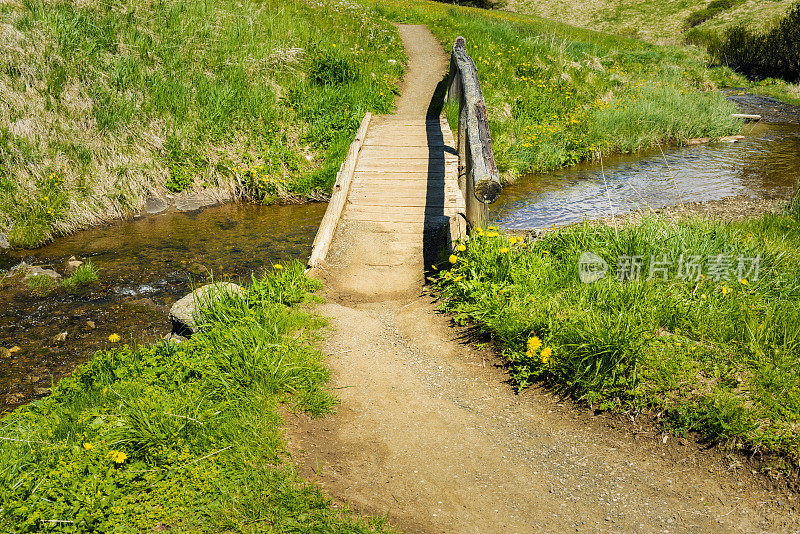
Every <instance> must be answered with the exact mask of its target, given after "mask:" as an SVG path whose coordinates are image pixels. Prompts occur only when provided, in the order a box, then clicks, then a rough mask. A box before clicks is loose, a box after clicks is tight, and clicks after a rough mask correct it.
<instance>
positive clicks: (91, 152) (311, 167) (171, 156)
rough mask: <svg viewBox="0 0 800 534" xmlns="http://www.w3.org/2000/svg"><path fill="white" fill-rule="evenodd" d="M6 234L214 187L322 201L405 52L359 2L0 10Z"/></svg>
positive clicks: (165, 1) (122, 211)
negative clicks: (352, 139)
mask: <svg viewBox="0 0 800 534" xmlns="http://www.w3.org/2000/svg"><path fill="white" fill-rule="evenodd" d="M0 55H1V56H2V58H3V59H2V60H0V62H1V63H2V69H0V233H6V234H7V235H8V238H9V240H10V241H11V243H12V244H13V245H16V246H35V245H37V244H39V243H42V242H43V241H45V240H47V239H49V238H50V237H52V236H53V235H60V234H64V233H67V232H70V231H73V230H75V229H77V228H81V227H85V226H87V225H91V224H96V223H98V222H102V221H107V220H110V219H115V218H119V217H123V216H125V215H127V214H130V213H131V212H134V211H137V210H139V209H141V208H142V206H143V204H144V201H145V199H146V198H147V197H148V196H149V195H157V196H163V195H165V194H168V193H169V192H172V193H175V192H180V191H184V190H187V189H192V188H194V189H208V190H209V191H208V194H211V195H214V196H218V197H231V196H234V197H235V196H244V197H247V198H252V199H255V200H259V201H263V202H272V201H276V200H284V201H285V200H292V199H297V198H305V197H312V198H319V197H322V196H324V195H326V194H327V193H328V192H329V190H330V187H331V185H332V182H333V180H334V179H335V175H336V171H337V170H338V167H339V164H340V163H341V160H342V159H343V157H344V154H345V152H346V150H347V146H348V144H349V142H350V141H351V138H352V135H353V133H354V132H355V131H356V129H357V127H358V124H359V121H360V120H361V118H362V116H363V114H364V113H365V112H366V111H369V110H371V111H375V112H380V113H385V112H388V111H390V109H391V107H392V105H393V97H394V92H395V91H396V87H397V80H398V78H399V76H400V75H401V72H402V63H403V59H404V58H403V50H402V46H401V44H400V41H399V38H398V36H397V34H396V31H395V30H394V29H393V28H392V27H391V26H390V25H389V24H388V23H386V22H383V21H380V20H378V19H377V18H376V17H374V16H372V15H371V13H370V12H369V11H367V10H364V9H363V8H361V7H359V6H358V5H357V4H353V3H350V2H345V1H341V2H338V1H334V2H324V3H323V2H314V1H311V0H309V1H306V0H296V1H291V2H279V1H277V0H266V1H256V0H244V1H242V2H238V1H237V2H234V1H232V0H213V1H210V0H208V1H200V2H194V1H189V0H150V1H146V2H133V1H123V2H112V3H109V2H99V1H94V0H89V1H77V0H59V1H56V2H50V1H43V0H31V1H25V2H20V3H16V2H12V3H3V4H2V6H0Z"/></svg>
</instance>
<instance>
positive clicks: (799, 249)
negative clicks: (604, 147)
mask: <svg viewBox="0 0 800 534" xmlns="http://www.w3.org/2000/svg"><path fill="white" fill-rule="evenodd" d="M584 251H588V252H592V253H594V254H595V255H597V256H599V258H602V260H604V261H605V262H607V267H608V271H607V272H606V276H605V277H604V278H602V279H600V280H599V281H596V282H594V283H582V282H581V281H580V279H579V258H580V257H581V255H582V253H583V252H584ZM681 255H683V263H682V264H681ZM695 256H697V257H695ZM634 257H638V261H639V262H640V263H641V272H640V273H639V274H640V276H638V277H637V276H635V274H636V273H635V270H634V269H632V268H631V267H632V265H634V264H635V262H636V261H637V260H636V258H634ZM755 258H759V260H758V262H757V263H758V266H759V268H758V272H755V270H753V269H752V268H754V266H755V263H756V262H754V261H753V259H755ZM450 260H451V262H452V268H451V269H449V270H447V271H445V272H443V273H441V274H440V275H438V277H437V279H438V281H437V282H436V285H437V287H438V289H439V291H440V295H441V298H442V301H443V306H444V308H445V309H446V310H448V311H450V312H452V313H453V314H454V315H455V317H456V318H457V319H458V320H460V321H469V322H473V323H475V324H477V325H478V327H479V328H480V329H481V330H482V331H483V332H485V333H486V334H487V335H489V336H491V337H492V339H493V340H494V341H495V342H496V343H497V346H498V347H499V348H500V349H501V350H502V351H503V354H504V355H505V357H506V358H507V360H508V362H509V365H510V368H511V372H512V376H513V377H514V379H515V380H516V382H517V383H518V384H519V386H520V387H525V386H527V385H529V384H532V383H542V384H545V385H548V386H550V387H552V388H554V389H555V390H558V391H560V392H562V393H564V394H567V395H569V396H572V397H573V398H575V399H579V400H581V401H584V402H587V403H588V404H590V405H591V406H593V407H595V408H599V409H613V410H620V411H628V412H632V413H637V412H641V411H648V412H652V413H654V414H662V415H663V417H664V419H663V421H664V424H665V425H666V426H667V428H671V429H673V430H675V431H696V432H699V433H701V434H702V435H703V436H704V437H706V438H707V439H709V440H710V441H713V442H719V443H723V444H727V445H729V446H731V447H734V448H739V447H741V448H745V449H747V450H749V451H752V452H756V453H762V454H765V455H770V454H775V455H777V456H778V457H779V458H780V459H781V461H783V462H784V467H786V468H797V467H798V466H800V431H798V428H797V424H798V422H799V421H800V368H798V365H797V354H798V353H800V298H799V297H800V203H798V202H797V201H796V200H795V202H794V204H793V207H792V209H791V210H790V211H789V212H788V213H786V214H770V215H766V216H763V217H761V218H758V219H755V220H750V221H744V222H731V223H720V222H711V221H707V220H701V219H689V220H685V221H681V222H666V221H664V220H663V219H659V218H653V219H649V220H645V221H644V222H642V223H640V224H636V225H633V226H626V227H621V228H618V229H615V228H613V227H610V226H605V225H603V224H599V223H596V224H592V223H584V224H580V225H575V226H570V227H566V228H562V229H558V230H554V231H553V232H551V233H549V234H547V235H546V236H545V237H543V238H542V239H541V240H539V241H536V242H532V243H521V242H517V240H516V239H514V238H508V237H505V236H503V235H498V233H497V231H495V230H491V229H490V230H489V231H486V232H485V233H484V232H477V233H476V234H474V235H473V237H472V238H471V239H470V240H469V241H468V242H467V243H465V244H463V245H462V246H461V247H459V248H458V249H457V251H456V252H455V253H454V255H453V256H452V257H451V258H450ZM740 260H741V264H740ZM651 262H653V263H651ZM594 264H595V265H598V266H602V263H600V262H594ZM692 264H694V265H699V268H698V267H691V265H692ZM598 269H599V270H601V271H602V269H600V267H598ZM698 269H699V270H698ZM681 271H683V272H682V273H681ZM585 272H591V271H590V270H587V271H585ZM625 274H628V275H630V276H628V277H627V279H622V278H625V277H624V276H621V275H625ZM681 274H683V276H681Z"/></svg>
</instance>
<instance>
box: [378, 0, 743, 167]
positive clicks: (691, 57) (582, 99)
mask: <svg viewBox="0 0 800 534" xmlns="http://www.w3.org/2000/svg"><path fill="white" fill-rule="evenodd" d="M375 5H376V8H375V9H376V11H377V12H378V13H379V14H381V15H383V16H386V17H388V18H390V19H392V20H400V21H410V22H421V23H424V24H426V25H427V26H428V27H429V28H430V29H431V30H432V31H433V33H434V34H435V35H436V36H437V37H438V38H439V39H440V40H441V42H442V43H443V45H444V46H445V48H446V49H448V50H449V49H451V48H452V44H453V42H454V40H455V38H456V37H457V36H459V35H463V36H464V37H465V38H466V40H467V51H468V53H469V54H470V55H471V56H472V58H473V59H474V60H475V62H476V65H477V68H478V75H479V78H480V80H481V85H482V88H483V94H484V97H485V99H486V103H487V107H488V110H489V120H490V123H489V126H490V129H491V132H492V140H493V147H494V152H495V156H496V159H497V162H498V166H499V167H500V169H501V171H503V172H504V173H505V175H506V178H507V179H513V178H514V177H515V176H517V175H519V174H522V173H527V172H532V171H545V170H548V169H552V168H556V167H561V166H565V165H572V164H575V163H577V162H579V161H583V160H587V159H597V158H599V157H600V154H608V153H613V152H633V151H637V150H640V149H643V148H647V147H652V146H655V145H657V144H660V143H661V144H663V143H682V142H685V141H686V140H687V139H692V138H696V137H712V138H713V137H720V136H724V135H728V134H731V133H734V132H736V131H738V129H739V128H740V125H739V123H737V122H736V121H735V120H734V119H732V118H731V117H730V114H731V113H734V112H735V110H736V108H735V106H734V105H733V104H730V103H728V102H726V101H725V100H724V98H723V97H722V95H720V94H718V93H717V92H715V91H713V89H714V88H715V86H714V84H713V82H712V77H713V76H714V74H713V73H712V72H710V71H709V70H708V69H707V68H706V65H705V62H704V60H703V58H702V57H701V55H700V54H698V53H697V52H696V51H692V50H688V49H685V48H678V47H664V46H656V45H651V44H647V43H642V42H640V41H636V40H633V39H626V38H621V37H615V36H612V35H605V34H600V33H596V32H590V31H586V30H581V29H577V28H573V27H570V26H566V25H564V24H560V23H557V22H551V21H546V20H543V19H540V18H538V17H535V16H530V15H521V14H510V13H504V12H499V11H486V10H480V9H469V8H462V7H455V6H445V5H443V4H440V3H436V2H424V1H412V2H408V1H402V0H383V1H379V2H376V3H375ZM453 111H454V110H453V109H450V110H449V116H450V119H451V123H453V122H454V119H455V115H454V113H453Z"/></svg>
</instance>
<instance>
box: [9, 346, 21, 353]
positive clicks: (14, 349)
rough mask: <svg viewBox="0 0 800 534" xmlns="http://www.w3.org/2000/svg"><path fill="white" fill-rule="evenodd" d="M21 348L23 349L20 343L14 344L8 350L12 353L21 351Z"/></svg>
mask: <svg viewBox="0 0 800 534" xmlns="http://www.w3.org/2000/svg"><path fill="white" fill-rule="evenodd" d="M21 350H22V349H21V348H20V347H19V345H14V346H13V347H11V348H10V349H8V352H10V353H11V354H14V353H15V352H19V351H21Z"/></svg>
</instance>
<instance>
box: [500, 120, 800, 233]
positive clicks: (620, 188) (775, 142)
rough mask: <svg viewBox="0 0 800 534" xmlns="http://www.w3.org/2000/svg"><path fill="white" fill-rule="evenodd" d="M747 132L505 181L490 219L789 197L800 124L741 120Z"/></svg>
mask: <svg viewBox="0 0 800 534" xmlns="http://www.w3.org/2000/svg"><path fill="white" fill-rule="evenodd" d="M742 134H743V135H744V136H745V138H744V139H743V140H741V141H738V142H736V143H729V142H722V143H714V144H710V145H709V144H701V145H694V146H686V147H669V148H664V149H663V151H662V150H659V149H656V150H654V151H648V152H640V153H638V154H630V155H623V156H615V157H611V158H604V161H603V164H602V165H601V164H600V162H593V163H584V164H582V165H577V166H574V167H570V168H567V169H560V170H557V171H553V172H549V173H546V174H532V175H528V176H523V177H522V178H520V179H519V180H518V181H517V182H515V183H514V184H511V185H509V186H506V187H505V188H504V189H503V194H502V195H501V196H500V198H499V199H498V200H497V202H496V203H494V204H492V205H491V206H490V208H489V218H490V220H491V221H492V222H494V223H495V224H498V225H499V226H501V227H504V228H508V229H513V230H528V229H534V228H544V227H548V226H551V225H556V226H562V225H565V224H571V223H574V222H578V221H581V220H583V219H597V218H600V217H608V216H611V215H612V212H613V214H614V215H620V214H624V213H627V212H630V211H632V210H639V209H642V210H649V209H658V208H662V207H665V206H672V205H675V204H681V203H685V202H703V201H709V200H719V199H721V198H725V197H731V196H738V195H744V196H749V197H755V198H775V197H780V198H788V197H789V196H790V195H791V193H792V191H793V190H794V187H795V184H797V182H798V180H800V125H797V124H767V123H755V124H746V125H745V127H744V130H743V132H742Z"/></svg>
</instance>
